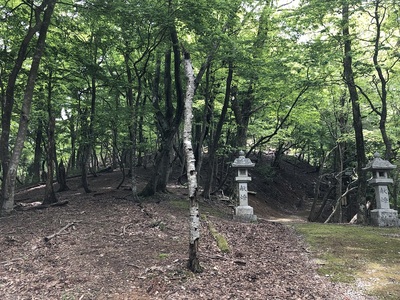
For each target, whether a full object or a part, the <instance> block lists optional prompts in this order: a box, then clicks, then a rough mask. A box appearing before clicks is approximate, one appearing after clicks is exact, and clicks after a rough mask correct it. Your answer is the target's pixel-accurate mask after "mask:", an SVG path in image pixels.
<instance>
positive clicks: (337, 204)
mask: <svg viewBox="0 0 400 300" xmlns="http://www.w3.org/2000/svg"><path fill="white" fill-rule="evenodd" d="M356 188H357V187H356V186H353V187H352V188H350V189H349V188H348V189H347V190H346V192H345V193H344V194H343V195H341V196H340V197H339V198H338V199H337V200H336V205H335V207H334V208H333V210H332V213H331V214H330V215H329V217H328V218H327V219H326V220H325V222H324V223H325V224H326V223H328V222H329V221H330V220H331V218H332V217H333V215H334V214H335V212H336V210H337V209H338V208H339V205H341V201H342V198H344V197H346V196H347V194H348V193H350V192H351V191H353V190H354V189H356Z"/></svg>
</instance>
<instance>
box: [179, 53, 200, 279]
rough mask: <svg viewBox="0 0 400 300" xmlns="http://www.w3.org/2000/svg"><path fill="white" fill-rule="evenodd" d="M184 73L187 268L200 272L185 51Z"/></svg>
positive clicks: (188, 63) (189, 73)
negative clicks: (188, 231)
mask: <svg viewBox="0 0 400 300" xmlns="http://www.w3.org/2000/svg"><path fill="white" fill-rule="evenodd" d="M184 63H185V75H186V79H187V86H186V95H185V109H184V124H183V147H184V151H185V156H186V170H187V178H188V189H189V201H190V224H189V228H190V236H189V261H188V268H189V269H190V270H191V271H192V272H195V273H198V272H201V271H202V268H201V266H200V262H199V257H198V248H199V239H200V213H199V203H198V200H197V172H196V166H195V164H196V159H195V157H194V151H193V145H192V127H193V122H192V120H193V108H192V105H193V97H194V91H195V81H194V79H195V78H194V73H193V66H192V62H191V60H190V55H189V53H185V60H184Z"/></svg>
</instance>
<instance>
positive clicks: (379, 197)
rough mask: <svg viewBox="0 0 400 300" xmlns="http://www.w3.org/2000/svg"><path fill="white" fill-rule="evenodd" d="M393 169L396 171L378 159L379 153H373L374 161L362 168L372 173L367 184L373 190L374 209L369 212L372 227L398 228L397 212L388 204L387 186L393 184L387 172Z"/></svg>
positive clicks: (384, 161)
mask: <svg viewBox="0 0 400 300" xmlns="http://www.w3.org/2000/svg"><path fill="white" fill-rule="evenodd" d="M393 169H396V166H395V165H392V164H391V163H390V162H389V161H387V160H383V159H382V158H380V155H379V153H375V154H374V159H373V160H372V161H370V162H369V163H368V164H367V165H366V167H365V168H363V170H365V171H371V172H372V178H371V179H369V180H368V183H369V184H370V185H371V186H373V187H374V190H375V201H376V209H373V210H371V221H372V225H375V226H399V217H398V212H397V210H394V209H390V204H389V190H388V185H389V184H392V183H393V179H391V178H389V176H388V172H389V171H390V170H393Z"/></svg>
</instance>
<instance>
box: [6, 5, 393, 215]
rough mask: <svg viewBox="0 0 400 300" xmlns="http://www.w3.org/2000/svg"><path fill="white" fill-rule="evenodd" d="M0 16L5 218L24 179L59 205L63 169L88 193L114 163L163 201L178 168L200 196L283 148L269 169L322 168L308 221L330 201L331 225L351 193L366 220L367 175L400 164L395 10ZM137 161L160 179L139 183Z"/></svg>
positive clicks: (122, 10)
mask: <svg viewBox="0 0 400 300" xmlns="http://www.w3.org/2000/svg"><path fill="white" fill-rule="evenodd" d="M0 8H1V9H0V12H1V15H0V17H1V20H2V22H1V23H0V47H1V50H0V92H1V143H0V159H1V198H0V200H1V201H0V203H1V211H2V213H9V212H11V211H12V210H13V209H14V204H15V203H14V194H15V189H16V188H17V187H18V186H20V185H27V184H33V183H37V182H46V192H45V194H44V195H43V203H44V204H51V203H54V202H57V196H56V193H55V191H54V187H53V184H52V183H53V182H54V181H55V180H56V181H57V182H58V183H59V184H60V189H61V190H63V189H68V185H67V182H66V176H72V175H79V176H81V180H82V187H83V189H84V190H85V192H86V193H90V188H89V186H88V180H87V177H88V174H96V172H99V171H102V170H105V169H112V170H116V169H119V170H120V171H121V174H122V177H123V179H122V182H123V181H124V180H126V181H129V182H130V184H131V190H132V193H133V196H134V197H135V198H136V197H145V196H151V195H154V194H156V193H159V192H166V191H167V183H168V180H169V176H170V173H171V168H172V166H176V165H179V166H181V170H182V172H181V173H182V178H181V179H182V180H183V181H184V180H189V181H190V180H192V179H193V178H192V179H191V178H190V176H186V174H189V173H190V174H192V175H193V174H195V177H196V178H194V180H196V181H197V180H198V181H199V186H201V191H200V192H201V193H199V197H203V198H204V199H211V197H212V195H214V194H215V193H216V192H217V191H220V190H224V189H227V188H228V187H227V185H226V174H227V173H228V172H227V169H228V168H229V162H232V161H233V159H234V158H235V157H236V156H237V153H238V151H239V150H245V152H246V156H248V157H252V159H257V157H259V156H262V155H265V154H266V153H267V154H268V153H272V154H273V157H274V159H273V161H272V162H271V165H270V166H268V168H267V169H266V170H265V173H266V176H273V173H274V170H276V169H279V167H280V162H281V159H282V157H284V156H285V155H291V156H294V157H296V158H297V159H298V160H301V161H305V162H307V163H309V164H310V165H312V166H314V167H315V170H316V172H318V175H319V181H318V184H317V187H316V188H315V195H314V205H313V210H312V211H311V212H310V217H309V219H310V220H313V221H315V220H317V219H318V214H317V212H316V210H317V208H316V206H318V205H319V202H320V201H322V199H327V198H329V199H331V202H330V205H332V206H333V207H335V209H334V217H333V218H332V221H334V222H342V221H348V220H344V217H343V212H342V205H340V203H341V202H342V201H344V200H343V198H344V197H343V195H347V196H346V197H347V198H346V201H348V202H349V203H350V206H352V207H353V208H354V207H356V211H357V214H358V222H359V223H364V222H366V217H367V213H366V211H367V209H366V203H367V194H368V186H367V177H368V174H366V172H364V171H363V170H362V168H363V167H365V165H366V164H367V162H368V160H369V159H370V158H372V156H373V154H374V153H376V152H378V153H380V154H381V156H382V157H383V158H384V159H387V160H389V161H391V162H392V163H393V164H396V162H398V161H399V159H400V157H399V156H398V154H399V149H400V148H399V145H400V142H399V140H398V139H397V136H398V134H399V133H398V128H399V126H398V125H399V122H400V119H399V111H400V102H399V100H398V98H399V89H398V86H399V84H400V75H399V68H400V65H399V64H398V61H399V59H400V52H399V51H400V50H399V45H400V10H399V9H400V3H398V1H394V0H371V1H361V0H340V1H339V0H333V1H323V2H321V1H317V0H310V1H306V0H304V1H290V0H278V1H273V0H268V1H256V0H245V1H236V0H234V1H225V0H211V1H209V0H207V1H206V0H196V1H194V0H168V1H151V0H144V1H143V0H140V1H138V0H114V1H107V0H82V1H70V0H63V1H57V0H43V1H36V0H22V1H18V0H5V1H4V2H3V4H1V5H0ZM185 66H186V67H185ZM187 66H189V68H187ZM187 70H189V71H187ZM190 71H191V72H190ZM188 103H189V104H190V105H188V106H187V108H185V105H186V104H188ZM186 109H187V110H186ZM186 121H187V122H188V123H187V122H186ZM187 142H189V143H188V144H187ZM188 145H189V146H188ZM187 151H189V152H191V153H190V154H191V155H190V156H188V155H187ZM187 162H188V163H187ZM186 163H187V164H186ZM191 164H192V165H191ZM139 167H146V168H149V169H152V170H153V172H152V176H151V177H150V178H149V180H148V182H147V184H146V186H145V187H144V188H142V189H140V190H139V189H138V187H137V184H136V175H137V168H139ZM190 168H192V169H190ZM189 169H190V170H189ZM187 171H190V172H188V173H186V172H187ZM201 173H205V174H207V176H200V175H197V174H201ZM398 175H399V173H398V171H395V172H393V173H392V176H393V178H394V184H393V187H391V190H390V192H391V200H392V202H393V203H392V205H393V206H394V208H395V209H397V198H398V194H399V191H398V190H399V183H400V181H399V178H398V177H399V176H398ZM122 182H121V184H122ZM226 192H228V193H229V191H226ZM196 197H197V196H196ZM372 205H373V204H372Z"/></svg>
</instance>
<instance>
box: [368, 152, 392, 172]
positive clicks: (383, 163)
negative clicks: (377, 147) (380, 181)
mask: <svg viewBox="0 0 400 300" xmlns="http://www.w3.org/2000/svg"><path fill="white" fill-rule="evenodd" d="M396 167H397V166H396V165H392V164H391V163H390V162H389V161H387V160H384V159H382V158H381V156H380V155H379V153H378V152H375V154H374V159H373V160H371V161H370V162H369V163H368V164H367V165H366V166H365V168H363V170H364V171H374V170H393V169H396Z"/></svg>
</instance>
